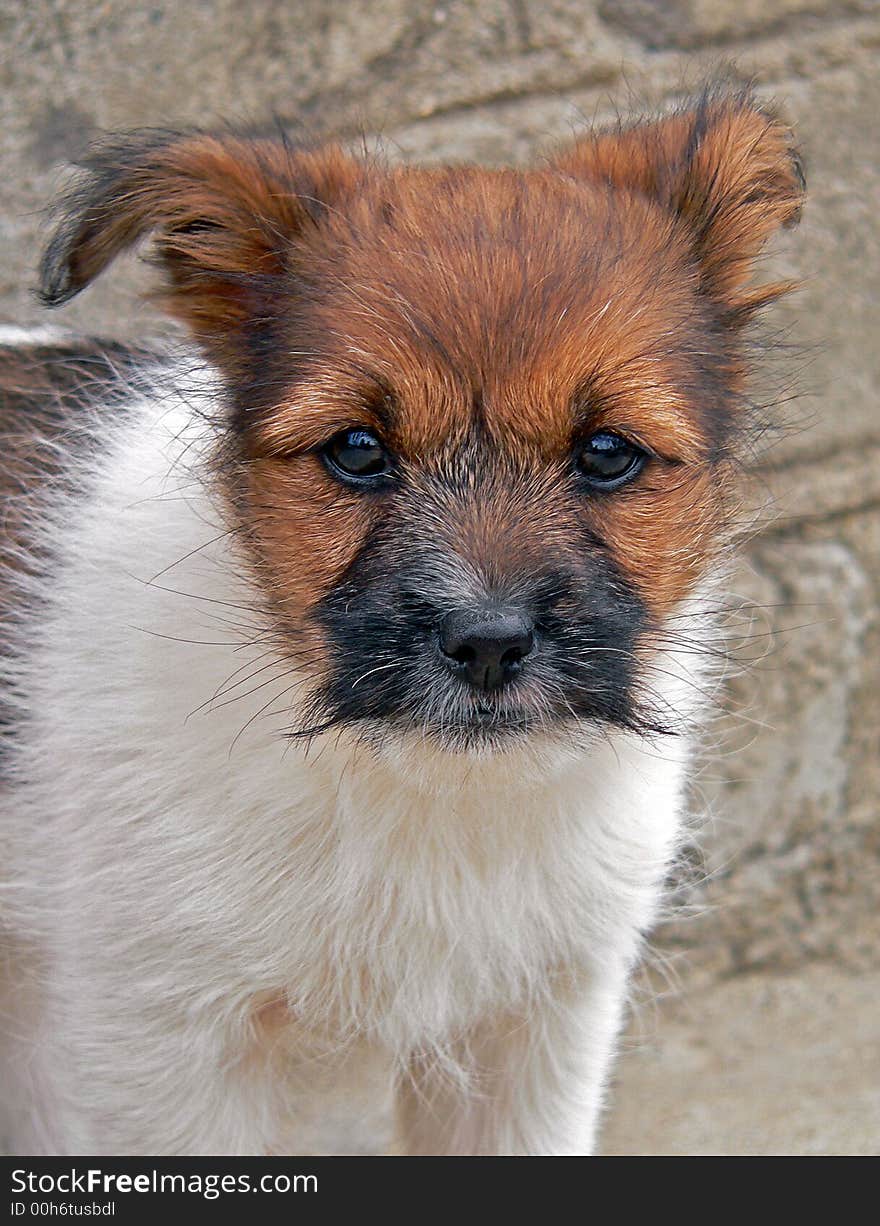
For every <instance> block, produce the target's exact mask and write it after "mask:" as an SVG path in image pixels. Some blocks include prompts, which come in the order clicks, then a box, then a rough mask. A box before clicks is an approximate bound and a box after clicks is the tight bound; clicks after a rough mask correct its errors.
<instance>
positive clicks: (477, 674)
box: [440, 610, 535, 690]
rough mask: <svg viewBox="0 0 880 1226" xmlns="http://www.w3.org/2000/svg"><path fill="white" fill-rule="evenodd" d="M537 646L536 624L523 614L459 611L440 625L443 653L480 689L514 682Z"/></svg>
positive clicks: (462, 674)
mask: <svg viewBox="0 0 880 1226" xmlns="http://www.w3.org/2000/svg"><path fill="white" fill-rule="evenodd" d="M534 645H535V635H534V627H533V625H532V623H531V621H530V620H529V619H528V618H527V617H524V616H523V615H522V614H521V613H498V612H495V613H488V612H478V613H475V612H471V611H465V610H458V611H456V612H454V613H450V614H448V616H447V617H445V618H444V619H443V621H442V623H441V625H440V647H441V649H442V651H443V654H444V655H445V656H447V657H448V659H449V661H450V662H454V666H455V671H456V672H457V673H459V674H460V675H461V676H463V677H464V678H466V680H468V681H469V682H470V683H471V685H473V686H475V687H476V688H477V689H478V690H496V689H499V688H500V687H501V686H502V685H506V684H507V682H508V681H511V680H512V679H513V678H514V677H515V676H516V674H517V673H518V672H519V671H520V668H521V667H522V661H523V660H524V659H525V657H526V656H527V655H528V654H529V652H530V651H531V650H532V648H533V647H534Z"/></svg>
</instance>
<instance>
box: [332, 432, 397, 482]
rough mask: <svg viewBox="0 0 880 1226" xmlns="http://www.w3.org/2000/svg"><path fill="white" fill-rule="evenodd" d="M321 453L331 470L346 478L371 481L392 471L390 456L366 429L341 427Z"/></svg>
mask: <svg viewBox="0 0 880 1226" xmlns="http://www.w3.org/2000/svg"><path fill="white" fill-rule="evenodd" d="M321 450H322V454H323V456H324V459H325V460H326V462H327V464H328V465H329V467H330V469H331V470H335V472H336V473H337V474H341V475H342V476H343V477H346V478H348V480H355V481H370V480H374V479H375V478H376V477H384V476H387V474H388V473H390V472H391V457H390V455H389V454H388V452H387V451H386V450H385V448H384V447H383V446H382V444H381V443H380V442H379V440H378V439H377V438H376V436H375V434H371V433H370V431H369V430H340V431H339V433H338V434H334V435H333V437H332V438H331V439H330V440H329V442H327V443H325V444H324V446H323V448H322V449H321Z"/></svg>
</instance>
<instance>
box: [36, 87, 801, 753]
mask: <svg viewBox="0 0 880 1226" xmlns="http://www.w3.org/2000/svg"><path fill="white" fill-rule="evenodd" d="M801 193H802V181H801V179H800V175H799V171H798V168H797V165H796V162H795V161H794V158H793V156H792V153H791V150H790V147H789V143H788V137H787V133H786V131H785V130H784V129H783V128H782V127H781V125H779V124H778V123H776V122H775V121H773V120H772V119H770V118H768V117H767V116H765V115H764V114H762V113H761V112H760V111H758V110H757V109H755V108H754V106H753V105H752V104H751V102H750V101H749V100H748V99H746V98H744V97H739V98H730V97H717V96H712V95H707V96H705V97H704V98H703V99H702V100H701V101H700V102H699V103H698V104H697V105H696V107H695V108H694V109H693V110H691V111H684V112H681V113H679V114H677V115H674V116H670V117H667V118H665V119H660V120H657V121H656V122H654V123H650V124H640V125H636V126H635V127H633V128H630V129H625V130H618V131H616V132H613V133H610V134H604V135H603V134H599V135H590V136H588V137H586V138H585V139H583V140H581V141H579V142H578V143H577V144H576V145H575V146H574V147H573V148H572V149H570V150H569V151H567V152H566V153H565V154H563V156H562V157H560V158H559V159H557V161H556V162H554V163H550V164H549V165H547V166H545V167H542V168H540V169H535V170H532V171H526V172H521V173H520V172H513V171H503V170H502V171H491V170H484V169H475V168H453V169H441V170H425V169H414V168H388V167H384V166H381V165H378V164H376V163H375V162H370V161H355V160H353V159H350V158H348V157H347V156H346V155H345V154H343V153H342V152H341V151H340V150H339V149H337V148H329V149H324V150H319V151H317V152H310V153H302V152H296V151H294V150H291V149H289V148H288V147H286V146H285V145H283V144H282V143H279V144H274V143H271V142H253V141H240V140H236V139H233V138H231V137H223V138H217V137H208V136H203V135H195V136H188V137H171V136H168V135H164V134H159V135H155V134H154V135H152V136H150V137H149V138H148V139H146V140H144V141H142V142H141V143H138V144H134V145H131V144H127V145H125V146H118V145H110V146H109V147H104V148H103V149H102V150H100V151H98V153H97V154H96V156H95V158H94V160H93V161H92V163H91V174H90V175H89V177H88V178H87V179H86V180H84V182H83V184H82V185H81V186H80V187H79V188H78V190H77V193H76V195H75V196H74V198H73V200H72V204H71V209H70V213H69V215H68V218H67V220H66V221H65V222H64V223H63V224H62V227H61V229H60V231H59V233H58V236H57V237H56V239H55V240H54V242H53V244H52V245H51V246H50V248H49V251H48V253H47V257H46V261H45V264H44V292H45V296H46V297H47V299H48V300H50V301H53V302H57V301H63V300H65V299H66V298H67V297H70V296H71V295H72V294H73V293H76V292H77V291H78V290H79V289H80V288H82V286H83V285H84V284H86V283H87V281H88V280H90V279H91V278H92V277H93V276H94V275H95V274H96V273H97V272H98V271H100V269H101V268H102V267H103V266H104V265H105V264H106V263H107V262H108V261H109V260H110V259H112V258H113V256H114V255H115V254H116V252H117V251H118V250H120V249H121V248H122V247H124V246H126V245H129V244H130V243H132V242H134V241H135V239H136V238H138V237H139V236H140V235H141V234H142V233H144V232H145V231H147V230H152V229H156V230H157V231H158V254H159V258H160V261H161V262H162V264H163V265H164V268H165V270H166V274H167V284H168V302H169V306H170V309H171V310H172V311H173V312H174V313H175V314H176V315H178V316H179V317H180V318H182V319H183V320H184V321H185V322H186V323H187V324H188V325H189V326H190V327H191V328H192V330H193V331H194V333H195V335H196V337H197V338H198V340H199V341H200V342H201V343H202V345H203V346H204V347H205V349H206V350H207V352H208V354H209V356H210V357H211V358H212V359H213V361H214V362H216V364H217V365H218V366H219V368H220V370H221V371H222V372H223V374H224V376H225V378H226V381H227V385H228V387H229V395H230V403H231V414H230V422H229V427H228V428H229V431H230V437H231V438H232V439H233V440H234V448H233V449H234V452H235V456H236V461H237V462H236V464H235V465H233V466H230V468H229V469H228V470H227V476H226V477H225V478H224V479H225V480H226V481H227V482H228V487H229V488H228V494H229V499H230V502H231V504H232V505H233V506H234V507H235V513H236V515H237V516H238V517H239V520H240V524H241V527H242V532H243V535H244V538H245V539H246V541H247V543H248V548H249V551H250V555H251V557H252V559H253V564H254V570H255V573H256V575H257V576H258V579H259V582H260V584H261V586H262V589H263V591H264V592H265V595H266V602H267V605H268V607H269V608H270V609H271V615H272V617H273V618H274V619H275V622H276V623H277V625H278V626H279V627H280V628H281V634H282V636H283V639H284V641H285V642H286V643H287V644H288V648H287V650H289V652H290V654H291V655H292V657H293V658H294V659H296V660H297V661H298V662H299V664H300V667H301V668H302V669H303V672H304V673H305V675H306V678H307V681H308V689H309V695H310V696H309V699H308V701H307V703H306V704H305V707H304V712H303V718H302V725H301V727H299V728H297V729H295V730H294V731H296V732H300V733H304V734H305V733H312V732H314V731H316V730H320V729H326V728H328V727H330V726H334V725H342V726H350V727H354V728H360V729H372V730H373V731H375V730H376V729H377V728H378V729H379V730H380V731H381V730H385V731H387V730H389V729H392V728H393V729H397V730H402V729H415V730H416V731H417V732H419V733H422V734H427V735H429V736H430V737H431V738H432V739H433V740H435V741H436V742H438V743H439V744H440V745H441V746H442V747H443V748H445V749H451V750H471V751H474V750H476V751H484V750H486V749H488V748H498V747H502V746H504V745H506V744H509V743H511V742H512V741H514V740H518V739H519V740H521V739H522V738H525V737H528V736H529V735H530V734H531V733H533V732H535V731H536V730H538V729H541V730H543V731H545V732H547V731H549V732H551V733H553V732H556V733H560V734H561V733H562V731H563V730H565V729H568V730H571V729H572V728H583V727H595V725H596V724H611V725H616V726H620V727H625V728H632V729H636V730H641V731H645V730H650V729H654V728H657V727H659V726H661V724H662V720H661V719H660V716H659V713H658V712H657V711H656V710H654V709H652V707H651V704H650V702H649V701H648V700H647V699H646V695H645V688H644V685H643V679H644V677H645V676H646V674H647V670H648V669H649V667H650V662H651V659H652V656H653V655H654V654H655V653H656V652H657V650H658V644H659V642H660V641H661V639H662V635H663V631H664V627H665V626H666V625H667V624H668V619H669V618H670V617H671V616H674V612H675V610H676V609H678V608H679V607H680V606H681V603H682V601H683V600H685V598H686V597H687V596H688V595H689V593H690V592H691V591H692V590H693V589H694V587H695V585H696V584H697V583H698V582H699V580H700V578H701V577H702V576H703V574H704V573H705V571H706V569H707V568H708V567H709V566H710V565H711V561H712V558H713V557H714V555H715V554H716V552H717V549H718V547H719V543H720V542H721V541H722V540H723V539H724V527H725V514H726V510H725V509H726V505H727V500H726V498H725V486H726V479H727V471H728V467H729V465H728V456H729V453H730V447H731V443H732V440H733V439H734V437H735V435H736V430H737V412H738V407H737V405H738V393H739V391H740V388H741V382H742V378H743V369H742V363H741V358H740V353H739V335H740V330H741V327H742V325H743V324H744V323H745V322H746V321H747V319H748V318H749V316H750V315H751V314H752V313H753V312H754V311H755V309H756V308H757V307H759V306H761V305H763V304H764V303H766V302H768V301H770V300H772V299H773V298H775V297H776V296H778V295H779V294H780V293H781V292H783V291H784V289H785V288H786V287H785V286H782V285H773V286H763V287H759V288H754V287H749V286H748V285H747V280H748V276H749V271H750V264H751V261H752V260H753V259H754V257H755V255H756V254H757V253H758V251H759V250H760V248H761V246H762V244H763V242H764V240H765V239H766V238H767V236H768V235H769V234H770V233H771V231H772V230H773V229H774V228H775V227H776V226H778V225H780V224H785V223H788V222H790V221H791V220H793V219H794V218H795V216H796V215H797V211H798V208H799V204H800V198H801Z"/></svg>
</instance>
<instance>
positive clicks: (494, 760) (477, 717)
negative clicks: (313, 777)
mask: <svg viewBox="0 0 880 1226" xmlns="http://www.w3.org/2000/svg"><path fill="white" fill-rule="evenodd" d="M604 735H605V734H603V731H602V729H601V727H600V726H599V725H598V724H597V723H596V722H594V721H588V720H580V719H573V718H571V717H570V716H569V717H568V718H562V717H557V718H548V717H547V716H546V715H538V714H537V713H533V712H529V711H527V710H518V711H517V710H507V711H504V712H503V713H502V712H499V711H498V710H497V709H493V708H492V707H491V706H490V705H488V704H486V705H485V706H483V705H481V704H479V703H475V704H474V706H473V709H472V710H471V711H469V712H468V713H467V714H466V715H463V714H462V713H461V711H457V712H455V714H452V713H449V714H448V715H446V716H443V717H441V716H438V715H437V714H432V715H431V716H422V717H421V718H419V717H418V716H416V715H410V716H407V715H403V714H401V715H398V716H392V717H385V718H381V719H364V720H359V721H357V722H356V723H354V724H351V725H348V726H347V727H346V728H345V730H344V731H343V732H342V733H341V737H340V734H339V731H338V730H337V733H336V744H337V745H339V743H340V740H341V741H343V742H348V743H350V744H352V745H353V746H354V745H357V747H358V748H359V749H360V750H361V751H363V750H364V749H366V750H367V751H368V752H369V753H371V754H372V755H373V757H374V758H375V759H377V760H378V761H379V762H381V763H382V764H383V765H384V766H385V767H386V768H390V769H391V770H392V771H393V772H394V773H395V774H396V775H399V776H400V777H401V779H402V780H404V781H408V782H409V783H411V784H414V785H416V786H418V787H419V788H421V789H423V790H427V791H444V790H448V789H450V788H455V787H457V786H463V785H464V784H465V782H466V781H467V782H470V783H473V782H474V781H479V783H480V786H491V785H492V781H493V779H494V780H497V781H498V782H499V784H503V785H505V786H506V785H508V784H510V783H511V782H514V781H516V782H517V783H518V785H519V786H522V785H523V784H527V783H529V782H530V781H531V782H533V783H536V784H537V783H540V782H541V781H542V780H546V779H547V778H550V777H552V776H553V775H555V774H558V773H559V772H560V771H561V770H564V769H565V767H566V766H568V765H571V764H572V763H574V762H577V761H579V760H582V759H583V757H584V754H585V753H587V752H589V750H590V749H591V748H592V747H593V746H595V745H596V744H597V743H598V742H599V741H601V740H603V739H604Z"/></svg>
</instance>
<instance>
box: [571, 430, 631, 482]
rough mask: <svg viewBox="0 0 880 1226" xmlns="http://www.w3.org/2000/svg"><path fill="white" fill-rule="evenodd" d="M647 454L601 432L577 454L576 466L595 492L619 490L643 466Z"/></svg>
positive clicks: (617, 435)
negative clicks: (596, 490)
mask: <svg viewBox="0 0 880 1226" xmlns="http://www.w3.org/2000/svg"><path fill="white" fill-rule="evenodd" d="M646 458H647V457H646V455H645V453H644V451H642V450H641V448H640V447H636V446H635V445H634V444H633V443H628V442H627V441H626V439H625V438H621V437H620V435H619V434H611V433H609V432H606V431H604V430H603V431H601V432H600V433H598V434H593V435H592V436H591V437H590V438H588V439H587V441H586V442H585V443H584V444H583V445H582V446H581V448H580V451H579V452H578V454H577V466H578V469H579V471H580V472H581V473H582V474H583V476H584V477H586V479H587V481H588V482H589V484H590V485H592V486H594V487H595V488H596V489H603V490H609V489H616V488H617V487H618V486H619V485H623V484H624V483H625V482H626V481H629V480H631V479H632V478H633V477H635V476H636V475H637V474H638V473H640V472H641V470H642V468H643V467H644V464H645V460H646Z"/></svg>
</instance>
